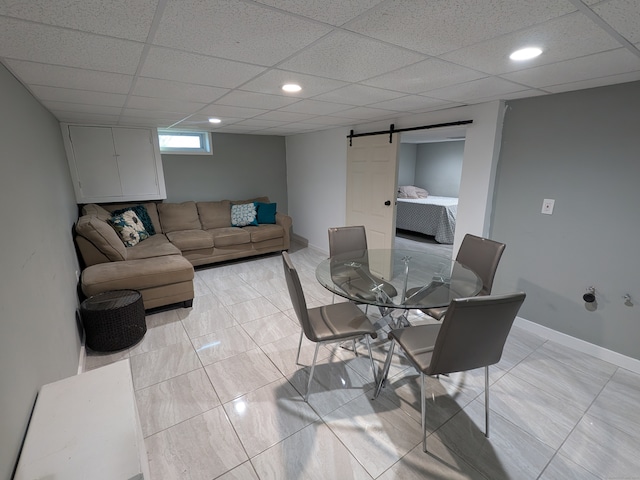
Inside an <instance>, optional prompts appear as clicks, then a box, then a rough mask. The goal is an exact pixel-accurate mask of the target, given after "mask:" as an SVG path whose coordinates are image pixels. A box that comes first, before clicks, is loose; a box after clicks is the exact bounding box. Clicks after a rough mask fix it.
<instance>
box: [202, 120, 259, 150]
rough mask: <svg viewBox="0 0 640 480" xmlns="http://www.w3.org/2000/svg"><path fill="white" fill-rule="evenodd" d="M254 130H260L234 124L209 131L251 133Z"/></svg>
mask: <svg viewBox="0 0 640 480" xmlns="http://www.w3.org/2000/svg"><path fill="white" fill-rule="evenodd" d="M256 130H260V128H256V127H252V126H250V125H238V124H237V123H234V124H233V125H229V126H222V127H219V128H214V129H212V130H211V131H212V132H214V133H251V132H255V131H256ZM214 155H215V146H214Z"/></svg>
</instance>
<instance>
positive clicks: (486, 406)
mask: <svg viewBox="0 0 640 480" xmlns="http://www.w3.org/2000/svg"><path fill="white" fill-rule="evenodd" d="M484 436H485V437H487V438H489V367H488V366H485V367H484Z"/></svg>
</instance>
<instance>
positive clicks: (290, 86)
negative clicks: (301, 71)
mask: <svg viewBox="0 0 640 480" xmlns="http://www.w3.org/2000/svg"><path fill="white" fill-rule="evenodd" d="M282 90H284V91H285V92H290V93H295V92H299V91H300V90H302V87H301V86H300V85H296V84H295V83H287V84H286V85H283V86H282Z"/></svg>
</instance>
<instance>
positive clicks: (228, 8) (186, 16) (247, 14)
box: [153, 0, 331, 65]
mask: <svg viewBox="0 0 640 480" xmlns="http://www.w3.org/2000/svg"><path fill="white" fill-rule="evenodd" d="M185 25H189V28H185ZM330 30H331V27H329V26H328V25H322V24H320V23H317V22H310V21H308V20H304V19H301V18H299V17H295V16H292V15H288V14H285V13H281V12H278V11H275V10H273V9H271V8H265V7H263V6H260V5H257V4H254V3H249V2H243V1H239V0H207V1H202V0H169V1H168V3H167V6H166V7H165V10H164V14H163V16H162V19H161V21H160V25H159V27H158V30H157V32H156V35H155V37H154V39H153V43H154V44H156V45H163V46H166V47H172V48H178V49H182V50H189V51H192V52H197V53H202V54H205V55H211V56H215V57H221V58H233V59H234V60H238V61H243V62H250V63H256V64H259V65H274V64H275V63H277V62H279V61H281V60H283V59H285V58H287V57H288V56H290V55H292V54H293V53H294V52H296V51H297V50H298V49H299V48H302V47H304V46H306V45H309V44H310V43H312V42H314V41H315V40H317V39H318V38H320V37H322V36H323V35H326V34H327V33H329V31H330ZM282 32H287V33H286V35H283V34H282Z"/></svg>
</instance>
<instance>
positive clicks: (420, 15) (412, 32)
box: [347, 0, 576, 55]
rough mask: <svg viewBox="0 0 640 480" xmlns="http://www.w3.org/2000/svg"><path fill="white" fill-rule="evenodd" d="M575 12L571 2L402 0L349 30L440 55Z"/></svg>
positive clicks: (364, 18)
mask: <svg viewBox="0 0 640 480" xmlns="http://www.w3.org/2000/svg"><path fill="white" fill-rule="evenodd" d="M575 10H576V8H575V7H574V6H573V5H572V4H571V3H570V2H569V1H566V0H560V1H559V0H536V1H530V0H509V1H497V0H489V1H484V2H479V1H478V0H448V1H441V0H421V1H418V0H396V1H394V2H388V3H385V4H384V5H383V6H382V7H381V8H377V9H375V10H374V11H373V12H372V13H371V14H369V15H365V16H363V17H362V18H359V19H357V20H354V21H353V22H351V23H350V24H349V25H348V27H347V28H348V29H349V30H353V31H355V32H359V33H362V34H364V35H369V36H371V37H373V38H378V39H381V40H384V41H387V42H389V43H392V44H394V45H399V46H403V47H406V48H409V49H412V50H416V51H418V52H422V53H426V54H428V55H440V54H442V53H445V52H450V51H452V50H457V49H458V48H462V47H465V46H467V45H472V44H474V43H476V42H481V41H483V40H487V39H488V38H492V37H496V36H498V35H503V34H505V33H509V32H513V31H515V30H518V29H521V28H525V27H528V26H531V25H535V24H537V23H541V22H544V21H547V20H550V19H552V18H554V17H558V16H560V15H565V14H567V13H569V12H572V11H575Z"/></svg>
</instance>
